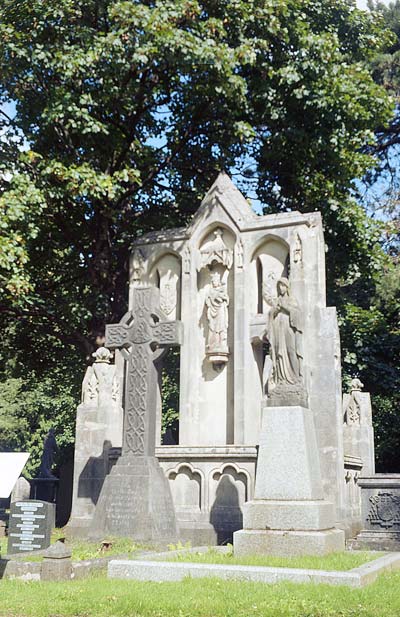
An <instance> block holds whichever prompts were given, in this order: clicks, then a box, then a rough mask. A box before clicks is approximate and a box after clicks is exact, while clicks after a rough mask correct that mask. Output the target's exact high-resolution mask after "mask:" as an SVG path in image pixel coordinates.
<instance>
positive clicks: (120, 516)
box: [88, 456, 178, 542]
mask: <svg viewBox="0 0 400 617" xmlns="http://www.w3.org/2000/svg"><path fill="white" fill-rule="evenodd" d="M88 535H89V537H91V538H101V537H103V536H104V535H112V536H122V537H129V538H132V539H134V540H137V541H140V542H164V541H165V542H174V541H175V540H176V539H177V536H178V534H177V527H176V519H175V510H174V506H173V502H172V496H171V490H170V487H169V484H168V480H167V479H166V477H165V475H164V472H163V471H162V469H161V467H160V464H159V463H158V461H157V459H156V458H155V457H150V456H143V457H139V456H135V457H121V459H120V460H119V461H118V463H117V464H116V465H114V467H113V468H112V470H111V473H110V474H109V475H108V476H107V477H106V479H105V482H104V485H103V489H102V491H101V494H100V498H99V501H98V503H97V507H96V511H95V514H94V517H93V522H92V525H91V527H90V531H89V534H88Z"/></svg>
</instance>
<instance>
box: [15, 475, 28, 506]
mask: <svg viewBox="0 0 400 617" xmlns="http://www.w3.org/2000/svg"><path fill="white" fill-rule="evenodd" d="M30 496H31V485H30V484H29V482H28V480H26V478H24V477H23V476H20V477H19V478H18V480H17V481H16V483H15V486H14V488H13V490H12V493H11V503H13V502H15V501H24V500H26V499H29V497H30Z"/></svg>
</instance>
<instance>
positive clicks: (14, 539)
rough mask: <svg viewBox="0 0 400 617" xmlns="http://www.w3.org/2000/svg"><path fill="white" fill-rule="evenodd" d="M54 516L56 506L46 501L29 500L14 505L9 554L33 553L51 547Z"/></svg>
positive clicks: (10, 526)
mask: <svg viewBox="0 0 400 617" xmlns="http://www.w3.org/2000/svg"><path fill="white" fill-rule="evenodd" d="M54 514H55V507H54V504H52V503H48V502H46V501H39V500H34V499H28V500H24V501H16V502H15V503H12V504H11V508H10V519H9V525H8V547H7V551H8V554H9V555H12V554H15V553H27V552H28V553H31V552H33V551H37V550H42V549H45V548H47V547H48V546H50V537H51V532H52V529H53V527H54Z"/></svg>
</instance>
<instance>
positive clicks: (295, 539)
mask: <svg viewBox="0 0 400 617" xmlns="http://www.w3.org/2000/svg"><path fill="white" fill-rule="evenodd" d="M234 547H235V555H236V556H238V557H240V556H242V555H275V556H277V557H295V556H300V555H328V554H329V553H338V552H341V551H343V550H344V533H343V531H342V530H341V529H328V530H322V531H289V530H284V531H283V530H275V529H274V530H268V531H261V530H257V529H256V530H253V529H242V530H241V531H237V532H236V533H235V534H234Z"/></svg>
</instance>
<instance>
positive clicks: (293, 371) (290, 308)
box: [269, 295, 303, 385]
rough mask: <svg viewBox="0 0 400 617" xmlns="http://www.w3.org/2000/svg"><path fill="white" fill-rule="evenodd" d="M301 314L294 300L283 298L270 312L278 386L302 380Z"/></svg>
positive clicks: (273, 360)
mask: <svg viewBox="0 0 400 617" xmlns="http://www.w3.org/2000/svg"><path fill="white" fill-rule="evenodd" d="M302 331H303V328H302V323H301V312H300V309H299V307H298V304H297V302H296V300H294V298H291V297H290V296H289V295H285V296H280V297H279V298H278V302H277V305H276V308H275V309H272V310H271V312H270V327H269V340H270V344H271V358H272V363H273V382H274V385H278V384H282V383H286V384H297V383H299V381H301V377H302V357H303V353H302V350H301V333H302Z"/></svg>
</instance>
